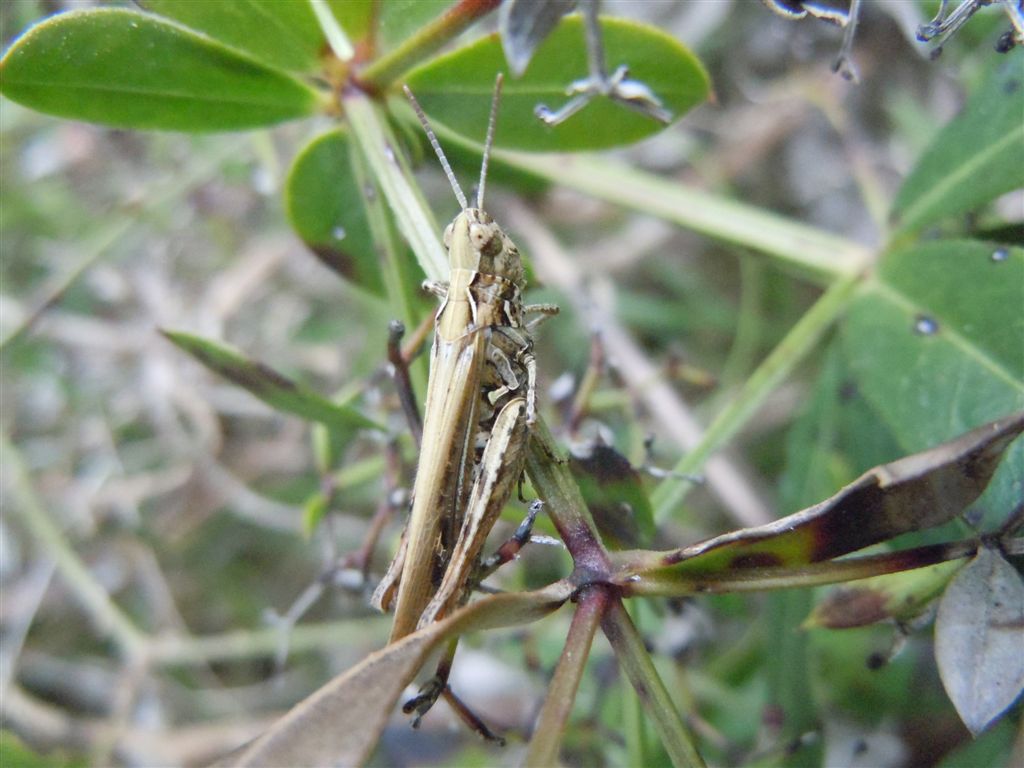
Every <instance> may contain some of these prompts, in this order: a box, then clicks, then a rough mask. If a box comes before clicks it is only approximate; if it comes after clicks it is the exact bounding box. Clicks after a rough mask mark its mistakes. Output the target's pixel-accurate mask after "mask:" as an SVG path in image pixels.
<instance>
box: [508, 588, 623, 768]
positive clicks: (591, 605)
mask: <svg viewBox="0 0 1024 768" xmlns="http://www.w3.org/2000/svg"><path fill="white" fill-rule="evenodd" d="M608 602H609V591H608V589H607V588H606V587H602V586H591V587H586V588H584V589H583V590H582V591H581V592H580V594H579V596H578V598H577V603H576V612H575V613H574V614H573V617H572V624H571V625H570V626H569V632H568V634H567V635H566V638H565V645H564V646H563V648H562V655H561V657H560V658H559V659H558V665H557V666H556V667H555V674H554V676H553V677H552V678H551V682H550V683H549V684H548V692H547V696H546V697H545V698H544V704H543V706H542V707H541V710H540V712H539V713H538V715H537V721H536V722H537V725H536V729H535V730H534V732H533V738H531V739H530V745H529V747H528V748H527V750H526V756H525V757H524V758H523V765H526V766H532V765H557V764H558V748H559V746H560V745H561V743H562V736H563V735H564V734H565V731H566V729H567V724H568V722H569V715H570V713H571V712H572V705H573V702H574V701H575V700H576V692H577V691H578V690H579V687H580V680H581V679H582V678H583V670H584V668H585V666H586V663H587V659H588V658H589V656H590V646H591V645H592V644H593V642H594V634H595V633H596V632H597V627H598V625H599V624H600V623H601V616H602V615H603V613H604V611H605V608H606V607H607V605H608Z"/></svg>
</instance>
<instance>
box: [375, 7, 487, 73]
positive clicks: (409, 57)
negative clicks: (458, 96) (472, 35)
mask: <svg viewBox="0 0 1024 768" xmlns="http://www.w3.org/2000/svg"><path fill="white" fill-rule="evenodd" d="M500 4H501V0H460V2H458V3H456V4H455V5H453V6H452V7H451V8H449V9H448V10H447V11H445V12H444V13H443V14H441V15H440V16H438V17H437V18H436V19H434V21H432V22H431V23H430V24H428V25H426V26H425V27H423V28H422V29H421V30H420V31H419V32H417V33H416V34H414V35H413V36H412V37H410V38H408V39H407V40H405V41H403V42H402V43H401V45H399V46H398V47H397V48H395V50H393V51H391V52H390V53H388V54H385V55H384V56H381V57H380V58H379V59H377V60H376V61H374V62H373V63H372V64H370V65H369V66H367V67H366V69H364V70H363V71H362V72H361V73H360V74H359V82H360V84H361V85H363V86H365V87H366V88H368V89H370V90H374V91H378V92H379V91H383V90H385V89H386V88H388V87H389V86H390V85H391V84H392V83H393V82H394V80H395V79H396V78H397V77H399V76H400V75H402V74H404V73H405V72H406V70H408V69H410V68H411V67H413V66H414V65H415V64H417V63H419V62H420V61H422V60H423V59H425V58H426V57H428V56H430V55H431V54H432V53H434V52H435V51H438V50H440V49H441V48H442V47H443V46H444V45H445V44H446V43H447V42H448V41H449V40H451V39H453V38H454V37H455V36H456V35H458V34H460V33H461V32H462V31H463V30H465V29H466V28H467V27H468V26H469V25H470V24H472V23H473V22H474V21H476V20H477V19H479V18H480V17H482V16H486V15H487V14H488V13H490V12H491V11H493V10H494V9H495V8H497V7H498V6H499V5H500Z"/></svg>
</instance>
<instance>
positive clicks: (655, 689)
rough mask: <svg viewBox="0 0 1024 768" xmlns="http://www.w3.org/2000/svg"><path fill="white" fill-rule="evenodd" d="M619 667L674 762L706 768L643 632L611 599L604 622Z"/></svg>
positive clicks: (686, 766) (603, 627) (676, 764)
mask: <svg viewBox="0 0 1024 768" xmlns="http://www.w3.org/2000/svg"><path fill="white" fill-rule="evenodd" d="M601 628H602V629H603V630H604V633H605V635H606V636H607V637H608V642H609V643H611V646H612V650H614V651H615V656H616V658H617V659H618V662H619V666H620V668H621V669H622V671H623V672H625V673H626V676H627V677H628V678H629V681H630V682H631V683H632V684H633V688H634V689H635V690H636V693H637V696H639V697H640V701H641V703H642V704H643V705H644V706H645V708H646V709H647V712H648V714H649V715H650V717H651V719H652V721H653V722H654V727H655V729H656V730H657V732H658V736H659V737H660V738H661V742H662V744H663V745H664V746H665V750H666V751H667V752H668V755H669V758H671V760H672V764H673V765H675V766H677V767H679V766H684V767H685V768H703V766H704V760H703V758H702V757H701V756H700V753H699V752H698V751H697V747H696V746H695V745H694V743H693V739H692V738H691V736H690V733H689V731H688V729H687V728H686V726H685V725H684V724H683V721H682V719H681V718H680V717H679V712H678V711H677V710H676V706H675V703H674V702H673V701H672V697H671V696H669V693H668V690H666V688H665V684H664V683H663V682H662V680H661V677H660V676H659V675H658V671H657V670H656V669H655V668H654V662H653V661H652V660H651V656H650V654H649V653H648V652H647V648H646V646H645V645H644V640H643V638H642V637H640V633H639V632H637V631H636V627H635V626H634V625H633V621H632V620H631V619H630V618H629V614H628V613H627V612H626V607H625V606H624V605H623V604H622V601H621V600H612V601H611V605H609V606H608V609H607V610H606V611H605V614H604V618H603V619H602V621H601Z"/></svg>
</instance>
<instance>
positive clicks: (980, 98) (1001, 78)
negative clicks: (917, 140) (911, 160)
mask: <svg viewBox="0 0 1024 768" xmlns="http://www.w3.org/2000/svg"><path fill="white" fill-rule="evenodd" d="M1014 53H1015V54H1016V53H1017V52H1014ZM1022 115H1024V56H1019V55H1013V54H1011V55H1009V56H1007V57H1005V59H1004V60H1003V61H1001V62H1000V63H999V66H998V68H997V69H996V71H995V72H994V73H992V74H991V75H989V76H987V77H985V78H984V79H983V80H982V84H981V87H980V88H979V89H978V91H977V92H976V93H975V94H974V95H973V96H972V98H971V100H970V101H969V102H968V104H967V106H966V107H965V108H964V111H963V112H962V113H961V114H960V115H959V116H958V117H957V118H956V119H955V120H953V121H952V122H951V123H949V125H947V126H946V127H945V128H944V129H943V130H942V131H941V132H940V133H939V135H938V136H937V137H936V138H935V141H934V142H932V145H931V146H930V147H929V148H928V149H927V150H926V151H925V153H924V156H923V157H922V158H921V159H920V161H919V162H918V164H917V166H916V167H915V168H914V170H913V171H912V172H911V174H910V176H909V177H908V178H907V180H906V181H905V182H904V184H903V187H902V188H901V189H900V191H899V194H898V195H897V196H896V202H895V205H894V207H893V218H894V219H895V222H896V225H897V227H899V228H900V229H916V228H919V227H921V226H924V225H926V224H930V223H931V222H933V221H936V220H938V219H940V218H942V217H944V216H951V215H954V214H958V213H964V212H966V211H971V210H975V209H977V208H979V207H980V206H982V205H984V204H985V203H987V202H989V201H990V200H994V199H995V198H996V197H998V196H999V195H1001V194H1003V193H1004V192H1009V191H1010V190H1012V189H1017V188H1019V187H1024V119H1021V116H1022Z"/></svg>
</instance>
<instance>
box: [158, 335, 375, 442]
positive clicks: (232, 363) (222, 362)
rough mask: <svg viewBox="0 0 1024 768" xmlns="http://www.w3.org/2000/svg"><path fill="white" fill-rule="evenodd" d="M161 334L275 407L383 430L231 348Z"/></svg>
mask: <svg viewBox="0 0 1024 768" xmlns="http://www.w3.org/2000/svg"><path fill="white" fill-rule="evenodd" d="M161 333H163V335H164V336H166V337H167V338H168V339H169V340H170V341H172V342H173V343H174V344H175V345H176V346H178V347H179V348H181V349H183V350H184V351H185V352H188V353H189V354H190V355H192V357H194V358H195V359H196V360H198V361H199V362H200V363H202V364H203V365H205V366H206V367H207V368H209V369H210V370H211V371H213V372H214V373H217V374H219V375H221V376H223V377H224V378H226V379H228V380H230V381H232V382H234V383H235V384H237V385H238V386H240V387H242V388H243V389H245V390H246V391H248V392H249V393H251V394H252V395H255V396H256V397H258V398H259V399H260V400H262V401H263V402H265V403H266V404H267V405H269V406H270V407H271V408H274V409H275V410H278V411H283V412H284V413H290V414H293V415H295V416H299V417H301V418H303V419H308V420H310V421H318V422H320V423H322V424H325V425H327V426H329V427H334V428H338V429H359V428H362V429H379V430H383V429H384V428H383V427H382V426H381V425H379V424H378V423H377V422H375V421H373V420H372V419H369V418H367V417H366V416H363V415H362V414H361V413H359V411H357V410H355V409H354V408H352V407H350V406H347V405H338V404H336V403H332V402H331V401H330V400H328V399H327V398H325V397H322V396H320V395H318V394H316V393H315V392H313V391H312V390H310V389H307V388H306V387H303V386H302V385H300V384H297V383H295V382H294V381H292V380H291V379H289V378H287V377H286V376H283V375H281V374H280V373H278V372H277V371H275V370H273V369H272V368H269V367H268V366H266V365H264V364H263V363H260V362H257V361H255V360H251V359H249V358H247V357H245V356H244V355H243V354H242V353H241V352H239V351H238V350H236V349H233V348H232V347H229V346H227V345H225V344H221V343H218V342H216V341H211V340H210V339H203V338H200V337H199V336H193V335H192V334H190V333H184V332H182V331H168V330H164V331H161Z"/></svg>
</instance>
